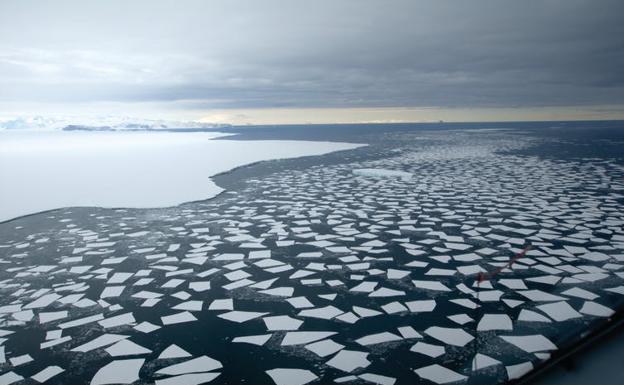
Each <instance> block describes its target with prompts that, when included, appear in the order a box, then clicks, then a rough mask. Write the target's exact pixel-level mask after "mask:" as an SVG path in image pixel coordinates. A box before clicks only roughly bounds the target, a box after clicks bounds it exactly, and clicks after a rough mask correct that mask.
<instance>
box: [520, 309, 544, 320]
mask: <svg viewBox="0 0 624 385" xmlns="http://www.w3.org/2000/svg"><path fill="white" fill-rule="evenodd" d="M518 321H526V322H552V321H551V320H550V318H548V317H546V316H545V315H542V314H539V313H537V312H534V311H532V310H527V309H522V310H520V314H519V315H518Z"/></svg>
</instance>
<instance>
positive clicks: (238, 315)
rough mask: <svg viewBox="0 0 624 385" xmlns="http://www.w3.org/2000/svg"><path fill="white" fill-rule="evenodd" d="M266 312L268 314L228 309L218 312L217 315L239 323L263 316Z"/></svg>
mask: <svg viewBox="0 0 624 385" xmlns="http://www.w3.org/2000/svg"><path fill="white" fill-rule="evenodd" d="M267 314H269V313H260V312H254V311H240V310H233V311H230V312H227V313H223V314H219V315H218V316H217V317H219V318H223V319H226V320H228V321H233V322H237V323H241V322H246V321H249V320H252V319H254V318H259V317H262V316H265V315H267Z"/></svg>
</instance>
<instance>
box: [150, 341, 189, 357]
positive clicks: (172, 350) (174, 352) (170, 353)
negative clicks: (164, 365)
mask: <svg viewBox="0 0 624 385" xmlns="http://www.w3.org/2000/svg"><path fill="white" fill-rule="evenodd" d="M190 356H191V354H190V353H189V352H187V351H186V350H184V349H182V348H181V347H179V346H178V345H176V344H171V345H169V346H168V347H167V348H166V349H165V350H163V351H162V352H160V355H159V356H158V359H159V360H167V359H170V358H184V357H190Z"/></svg>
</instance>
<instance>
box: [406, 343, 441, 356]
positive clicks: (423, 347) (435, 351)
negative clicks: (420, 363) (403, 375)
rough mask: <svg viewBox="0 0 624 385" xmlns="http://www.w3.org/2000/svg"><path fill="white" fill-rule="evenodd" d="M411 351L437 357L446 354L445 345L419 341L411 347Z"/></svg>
mask: <svg viewBox="0 0 624 385" xmlns="http://www.w3.org/2000/svg"><path fill="white" fill-rule="evenodd" d="M410 351H412V352H415V353H420V354H424V355H426V356H429V357H433V358H435V357H439V356H441V355H442V354H444V352H445V349H444V346H439V345H432V344H427V343H424V342H417V343H416V344H414V346H412V347H411V348H410Z"/></svg>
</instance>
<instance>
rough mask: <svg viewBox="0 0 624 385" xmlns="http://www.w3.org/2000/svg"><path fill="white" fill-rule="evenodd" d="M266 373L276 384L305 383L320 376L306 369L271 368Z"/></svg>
mask: <svg viewBox="0 0 624 385" xmlns="http://www.w3.org/2000/svg"><path fill="white" fill-rule="evenodd" d="M266 373H267V374H268V375H269V376H270V377H271V379H272V380H273V382H275V384H276V385H305V384H307V383H308V382H312V381H314V380H316V379H317V378H318V377H317V376H316V375H315V374H314V373H312V372H311V371H309V370H306V369H290V368H288V369H282V368H279V369H271V370H267V371H266Z"/></svg>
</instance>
